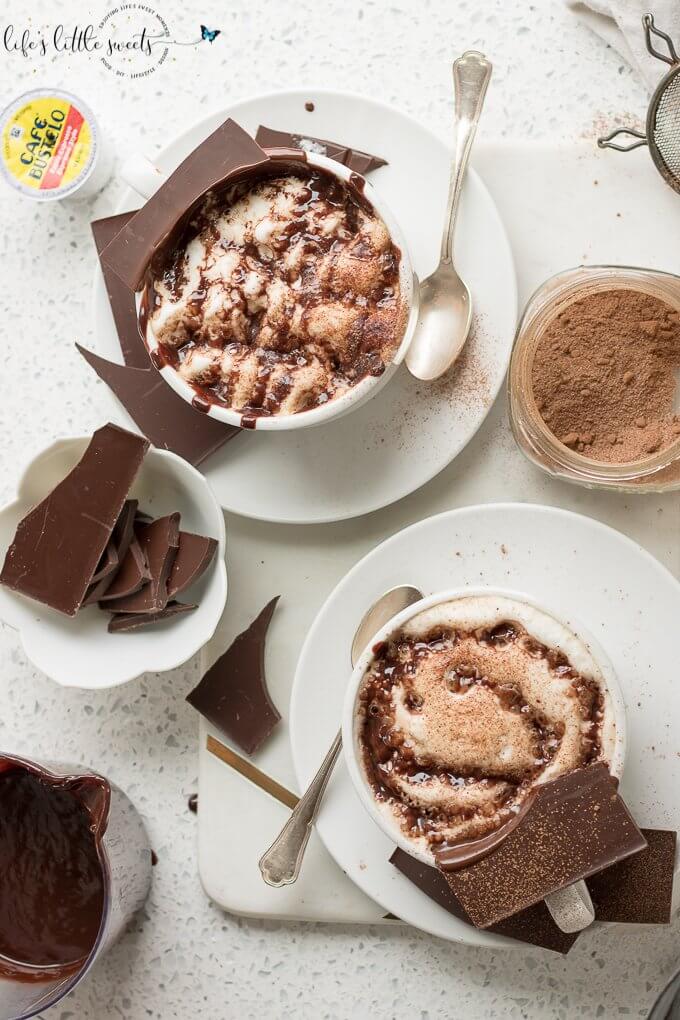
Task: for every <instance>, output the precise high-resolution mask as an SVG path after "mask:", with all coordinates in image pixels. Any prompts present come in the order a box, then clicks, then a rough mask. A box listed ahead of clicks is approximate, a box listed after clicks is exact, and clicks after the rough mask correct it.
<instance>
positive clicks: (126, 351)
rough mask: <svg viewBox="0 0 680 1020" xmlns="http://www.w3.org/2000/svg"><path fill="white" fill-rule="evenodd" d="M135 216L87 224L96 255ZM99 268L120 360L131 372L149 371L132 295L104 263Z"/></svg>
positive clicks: (115, 217)
mask: <svg viewBox="0 0 680 1020" xmlns="http://www.w3.org/2000/svg"><path fill="white" fill-rule="evenodd" d="M134 215H135V213H133V212H127V213H119V214H118V215H117V216H107V217H106V218H105V219H102V220H95V221H94V223H91V224H90V228H91V230H92V234H93V236H94V243H95V245H96V248H97V255H101V253H102V251H103V250H104V248H106V246H107V245H108V244H109V243H110V242H111V241H112V240H113V239H114V237H115V236H116V234H119V233H120V232H121V230H122V229H123V227H125V226H126V225H127V224H128V223H129V221H130V220H131V219H132V217H133V216H134ZM100 264H101V268H102V275H103V277H104V284H105V285H106V293H107V295H108V298H109V304H110V306H111V312H112V314H113V321H114V323H115V326H116V332H117V334H118V342H119V343H120V349H121V351H122V354H123V360H124V362H125V364H126V365H129V366H130V367H131V368H144V369H149V368H151V362H150V360H149V352H148V351H147V349H146V344H145V343H144V341H143V340H142V334H141V333H140V331H139V317H138V315H137V304H136V302H135V294H134V291H132V290H130V288H129V287H126V286H125V284H124V283H123V281H122V280H121V279H120V277H119V276H118V275H117V274H116V273H114V272H113V270H112V269H110V268H109V266H107V265H106V263H105V262H101V263H100Z"/></svg>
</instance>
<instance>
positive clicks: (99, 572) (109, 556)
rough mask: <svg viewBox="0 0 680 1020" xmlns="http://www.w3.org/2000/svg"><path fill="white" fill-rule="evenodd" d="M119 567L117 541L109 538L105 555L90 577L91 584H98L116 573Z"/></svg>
mask: <svg viewBox="0 0 680 1020" xmlns="http://www.w3.org/2000/svg"><path fill="white" fill-rule="evenodd" d="M117 569H118V550H117V549H116V543H115V542H114V541H113V538H111V539H109V541H108V542H107V543H106V549H105V550H104V555H103V556H102V558H101V559H100V561H99V563H98V565H97V569H96V570H95V572H94V574H93V575H92V577H91V578H90V584H97V583H98V582H99V581H105V580H106V578H107V577H110V576H111V574H113V573H115V571H116V570H117Z"/></svg>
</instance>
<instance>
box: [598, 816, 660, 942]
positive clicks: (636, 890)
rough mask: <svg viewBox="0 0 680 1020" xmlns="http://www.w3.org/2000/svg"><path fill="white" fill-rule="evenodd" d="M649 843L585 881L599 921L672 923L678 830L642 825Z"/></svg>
mask: <svg viewBox="0 0 680 1020" xmlns="http://www.w3.org/2000/svg"><path fill="white" fill-rule="evenodd" d="M641 832H642V835H643V836H644V837H645V839H646V840H647V847H646V849H644V850H641V851H640V853H638V854H635V856H634V857H628V858H627V859H626V860H625V861H621V863H620V864H613V865H612V867H611V868H606V869H605V870H604V871H600V872H599V873H598V874H597V875H593V876H592V878H589V879H588V882H587V883H586V884H587V886H588V890H589V892H590V895H591V898H592V901H593V906H594V907H595V917H596V919H597V920H598V921H617V922H619V923H622V924H669V923H670V919H671V902H672V899H673V876H674V874H675V854H676V843H677V833H675V832H671V831H669V830H667V829H642V830H641Z"/></svg>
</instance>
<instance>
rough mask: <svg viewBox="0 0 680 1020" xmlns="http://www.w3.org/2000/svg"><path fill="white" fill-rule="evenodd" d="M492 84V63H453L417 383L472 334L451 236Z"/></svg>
mask: <svg viewBox="0 0 680 1020" xmlns="http://www.w3.org/2000/svg"><path fill="white" fill-rule="evenodd" d="M490 79H491V63H490V62H489V61H488V60H487V59H486V57H485V56H484V55H483V54H481V53H478V52H477V51H476V50H468V51H467V53H464V54H463V56H462V57H459V58H458V60H455V61H454V63H453V86H454V92H455V111H456V151H455V159H454V163H453V167H452V170H451V182H450V184H449V200H448V206H447V210H446V219H445V221H444V222H445V226H444V233H443V235H442V247H441V254H440V257H439V266H438V267H437V269H435V271H434V273H432V275H431V276H428V277H427V279H426V280H423V282H422V283H421V285H420V309H419V314H418V325H417V327H416V331H415V334H414V336H413V340H412V341H411V345H410V347H409V349H408V351H407V354H406V365H407V367H408V370H409V372H410V373H411V375H414V376H415V377H416V378H417V379H425V380H428V381H429V380H432V379H438V378H439V376H441V375H444V373H445V372H446V371H448V369H449V368H450V367H451V365H452V364H453V363H454V361H455V360H456V358H457V357H458V355H459V354H460V352H461V350H462V349H463V345H464V344H465V341H466V340H467V336H468V333H469V332H470V323H471V322H472V297H471V295H470V290H469V288H468V286H467V284H465V283H464V281H463V280H461V278H460V276H459V275H458V273H457V272H456V270H455V268H454V265H453V236H454V232H455V226H456V213H457V212H458V201H459V199H460V194H461V189H462V185H463V178H464V177H465V171H466V169H467V164H468V159H469V157H470V150H471V148H472V142H473V140H474V137H475V132H476V130H477V124H478V122H479V118H480V115H481V112H482V106H483V105H484V96H485V95H486V89H487V86H488V84H489V81H490Z"/></svg>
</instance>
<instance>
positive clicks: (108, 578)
mask: <svg viewBox="0 0 680 1020" xmlns="http://www.w3.org/2000/svg"><path fill="white" fill-rule="evenodd" d="M136 512H137V500H136V499H126V500H125V504H124V506H123V509H122V510H121V512H120V515H119V517H118V520H117V521H116V524H115V527H114V529H113V533H112V535H111V540H110V542H109V546H111V547H113V550H114V553H115V569H114V571H113V572H112V573H110V574H106V575H104V576H103V577H100V578H97V576H96V575H95V576H94V577H93V578H92V583H91V584H90V587H89V588H88V591H87V596H86V598H85V600H84V601H83V605H84V606H90V605H94V603H95V602H98V601H99V599H100V598H102V597H103V596H104V595H106V593H107V591H108V590H109V588H110V587H111V585H112V584H113V582H114V581H115V579H116V575H117V572H118V568H119V567H120V565H121V564H122V563H123V560H124V559H125V557H126V555H127V551H128V549H129V548H130V542H131V541H132V536H133V533H134V532H133V527H134V522H135V514H136ZM109 546H107V548H108V547H109Z"/></svg>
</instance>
